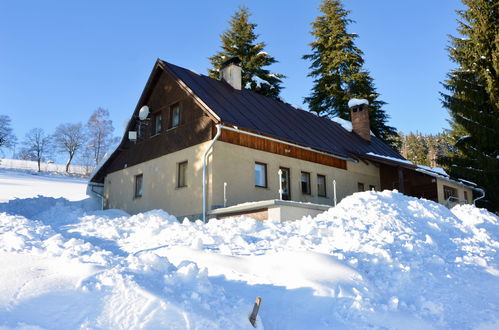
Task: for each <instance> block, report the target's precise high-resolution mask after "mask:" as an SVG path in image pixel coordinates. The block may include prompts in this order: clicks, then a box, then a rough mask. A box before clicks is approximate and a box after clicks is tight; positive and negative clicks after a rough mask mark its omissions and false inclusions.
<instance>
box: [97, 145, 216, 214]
mask: <svg viewBox="0 0 499 330" xmlns="http://www.w3.org/2000/svg"><path fill="white" fill-rule="evenodd" d="M209 143H210V141H208V142H204V143H201V144H198V145H195V146H192V147H189V148H186V149H183V150H180V151H177V152H173V153H171V154H167V155H165V156H162V157H158V158H155V159H152V160H149V161H146V162H143V163H140V164H138V165H134V166H130V167H127V168H125V169H122V170H120V171H116V172H113V173H110V174H108V175H107V176H106V178H105V182H104V196H105V207H106V208H117V209H123V210H125V211H127V212H128V213H131V214H135V213H139V212H144V211H148V210H152V209H163V210H165V211H167V212H169V213H171V214H174V215H176V216H179V217H182V216H188V215H192V214H200V213H201V207H202V206H201V205H202V186H201V182H202V164H203V162H202V155H203V153H204V151H205V149H206V148H207V147H208V144H209ZM184 161H187V162H188V163H187V186H186V187H181V188H179V187H177V186H178V182H177V176H178V164H179V163H181V162H184ZM138 174H142V175H143V188H142V197H139V198H135V197H134V189H135V176H136V175H138ZM207 174H208V179H209V180H211V179H210V176H211V173H210V171H208V173H207Z"/></svg>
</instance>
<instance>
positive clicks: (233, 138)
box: [219, 130, 347, 170]
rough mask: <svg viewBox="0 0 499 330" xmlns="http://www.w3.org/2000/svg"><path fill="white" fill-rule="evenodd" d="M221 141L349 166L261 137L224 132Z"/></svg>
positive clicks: (302, 158) (315, 161)
mask: <svg viewBox="0 0 499 330" xmlns="http://www.w3.org/2000/svg"><path fill="white" fill-rule="evenodd" d="M219 140H220V141H223V142H228V143H232V144H237V145H240V146H243V147H248V148H251V149H256V150H261V151H267V152H271V153H274V154H278V155H283V156H287V157H292V158H296V159H301V160H306V161H309V162H313V163H317V164H322V165H327V166H332V167H337V168H341V169H344V170H346V169H347V164H346V161H345V160H343V159H338V158H335V157H330V156H326V155H321V154H318V153H316V152H313V151H309V150H304V149H301V148H297V147H293V146H289V145H286V144H283V143H279V142H275V141H270V140H266V139H262V138H259V137H255V136H251V135H247V134H242V133H238V132H232V131H227V130H222V134H221V135H220V138H219Z"/></svg>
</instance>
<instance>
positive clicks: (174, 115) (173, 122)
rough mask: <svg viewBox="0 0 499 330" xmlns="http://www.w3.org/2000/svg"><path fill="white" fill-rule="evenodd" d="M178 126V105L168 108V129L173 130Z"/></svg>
mask: <svg viewBox="0 0 499 330" xmlns="http://www.w3.org/2000/svg"><path fill="white" fill-rule="evenodd" d="M178 125H180V104H178V103H177V104H174V105H172V106H171V107H170V126H169V127H168V128H175V127H177V126H178Z"/></svg>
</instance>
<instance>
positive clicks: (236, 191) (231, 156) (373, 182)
mask: <svg viewBox="0 0 499 330" xmlns="http://www.w3.org/2000/svg"><path fill="white" fill-rule="evenodd" d="M213 155H214V157H213V164H212V165H213V187H212V189H213V191H214V195H213V196H212V200H211V203H212V204H213V206H215V207H216V206H222V205H223V189H224V187H223V184H224V182H227V205H228V206H231V205H235V204H240V203H245V202H252V201H259V200H267V199H278V198H279V176H278V173H277V172H278V170H279V168H280V167H285V168H289V169H290V183H291V189H290V190H291V200H293V201H300V202H310V203H318V204H329V205H332V204H333V179H335V180H336V190H337V200H338V202H339V201H340V200H341V199H342V198H344V197H345V196H348V195H351V194H352V193H354V192H356V191H357V187H358V183H359V182H361V183H363V184H364V187H365V190H368V189H369V187H370V186H374V187H375V189H377V190H379V189H380V179H379V168H377V167H376V166H374V165H373V164H370V163H369V164H366V163H363V162H358V163H354V162H347V170H343V169H339V168H335V167H330V166H326V165H321V164H317V163H313V162H309V161H305V160H300V159H295V158H290V157H286V156H282V155H278V154H273V153H269V152H265V151H259V150H255V149H251V148H246V147H241V146H238V145H234V144H231V143H226V142H217V143H215V145H214V151H213ZM255 162H259V163H265V164H267V180H268V186H267V188H262V187H256V186H255V177H254V166H255ZM302 171H303V172H308V173H310V179H311V185H310V186H311V194H310V195H307V194H303V193H302V190H301V172H302ZM317 174H321V175H325V176H326V190H327V193H326V197H321V196H318V193H317Z"/></svg>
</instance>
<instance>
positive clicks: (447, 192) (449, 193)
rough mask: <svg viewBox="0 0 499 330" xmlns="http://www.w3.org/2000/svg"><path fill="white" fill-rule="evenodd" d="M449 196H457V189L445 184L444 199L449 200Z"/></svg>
mask: <svg viewBox="0 0 499 330" xmlns="http://www.w3.org/2000/svg"><path fill="white" fill-rule="evenodd" d="M449 197H457V190H456V189H454V188H451V187H448V186H444V199H445V200H447V199H448V198H449Z"/></svg>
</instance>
